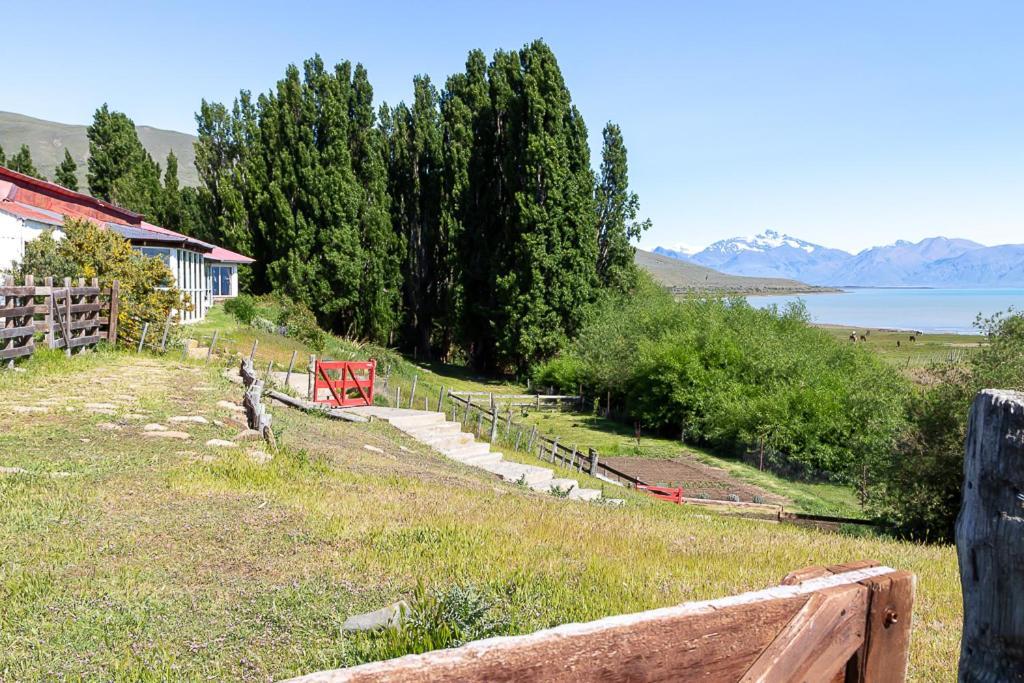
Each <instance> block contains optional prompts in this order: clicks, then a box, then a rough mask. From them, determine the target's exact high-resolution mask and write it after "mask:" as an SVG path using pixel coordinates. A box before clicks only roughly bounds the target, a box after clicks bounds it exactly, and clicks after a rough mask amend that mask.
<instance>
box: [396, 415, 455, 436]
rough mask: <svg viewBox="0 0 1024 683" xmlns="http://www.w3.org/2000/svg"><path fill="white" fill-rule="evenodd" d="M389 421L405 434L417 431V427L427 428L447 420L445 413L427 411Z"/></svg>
mask: <svg viewBox="0 0 1024 683" xmlns="http://www.w3.org/2000/svg"><path fill="white" fill-rule="evenodd" d="M387 420H388V422H390V423H391V424H392V425H394V426H395V427H397V428H398V429H401V430H402V431H403V432H404V431H407V430H410V429H416V428H417V427H426V426H428V425H434V424H438V423H441V422H444V421H445V418H444V413H428V412H426V411H422V412H420V413H417V414H414V415H399V416H396V417H389V418H387Z"/></svg>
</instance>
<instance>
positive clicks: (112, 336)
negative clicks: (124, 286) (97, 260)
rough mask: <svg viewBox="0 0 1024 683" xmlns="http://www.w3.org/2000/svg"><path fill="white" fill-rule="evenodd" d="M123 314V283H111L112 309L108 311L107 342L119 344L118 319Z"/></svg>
mask: <svg viewBox="0 0 1024 683" xmlns="http://www.w3.org/2000/svg"><path fill="white" fill-rule="evenodd" d="M120 313H121V282H120V281H119V280H114V281H113V282H111V283H110V308H109V310H108V311H107V341H108V342H110V344H111V345H114V344H117V317H118V315H120Z"/></svg>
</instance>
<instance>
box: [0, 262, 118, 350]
mask: <svg viewBox="0 0 1024 683" xmlns="http://www.w3.org/2000/svg"><path fill="white" fill-rule="evenodd" d="M119 298H120V297H119V285H118V282H117V281H115V282H114V283H113V284H112V285H111V286H110V287H105V288H101V287H100V286H99V281H98V280H97V279H96V278H93V279H92V280H91V281H90V282H88V283H86V281H85V278H79V279H78V281H77V283H73V282H72V280H71V278H65V279H64V281H63V284H62V285H58V284H55V283H54V280H53V278H46V279H45V280H44V284H43V285H41V286H40V285H37V284H36V282H35V278H34V277H33V276H32V275H27V276H25V284H23V285H15V284H14V278H13V277H10V276H8V277H7V278H5V280H4V283H3V285H2V286H0V300H2V302H3V303H2V304H0V320H2V321H3V324H2V326H0V361H11V360H14V359H15V358H21V357H24V356H30V355H32V353H34V352H35V349H36V341H37V337H41V340H42V345H43V346H46V347H48V348H51V349H64V350H65V352H66V353H67V354H68V355H71V353H72V352H73V351H74V350H75V349H83V348H88V347H91V346H95V345H96V344H98V343H99V342H100V341H104V340H106V341H109V342H110V343H115V342H116V341H117V316H118V302H119Z"/></svg>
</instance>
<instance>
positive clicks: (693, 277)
mask: <svg viewBox="0 0 1024 683" xmlns="http://www.w3.org/2000/svg"><path fill="white" fill-rule="evenodd" d="M635 261H636V264H637V265H638V266H640V267H641V268H643V269H644V270H646V271H647V272H648V273H650V274H651V276H652V277H653V278H654V279H655V280H656V281H658V282H660V283H661V284H662V285H664V286H665V287H668V288H669V289H671V290H672V291H673V292H676V293H678V294H682V293H685V292H731V293H738V294H798V293H805V292H807V293H810V292H821V291H828V290H829V288H828V287H814V286H812V285H807V284H805V283H803V282H797V281H796V280H787V279H784V278H763V277H742V276H737V275H727V274H725V273H720V272H718V271H717V270H714V269H712V268H707V267H705V266H701V265H697V264H695V263H687V262H686V261H681V260H679V259H676V258H672V257H671V256H665V255H663V254H652V253H651V252H649V251H644V250H642V249H637V250H636V257H635Z"/></svg>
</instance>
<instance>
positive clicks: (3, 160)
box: [0, 146, 7, 166]
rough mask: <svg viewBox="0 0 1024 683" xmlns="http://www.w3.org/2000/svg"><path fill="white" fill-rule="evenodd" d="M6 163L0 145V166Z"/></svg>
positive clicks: (5, 157) (5, 156)
mask: <svg viewBox="0 0 1024 683" xmlns="http://www.w3.org/2000/svg"><path fill="white" fill-rule="evenodd" d="M6 165H7V155H6V154H4V148H3V147H2V146H0V166H6Z"/></svg>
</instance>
